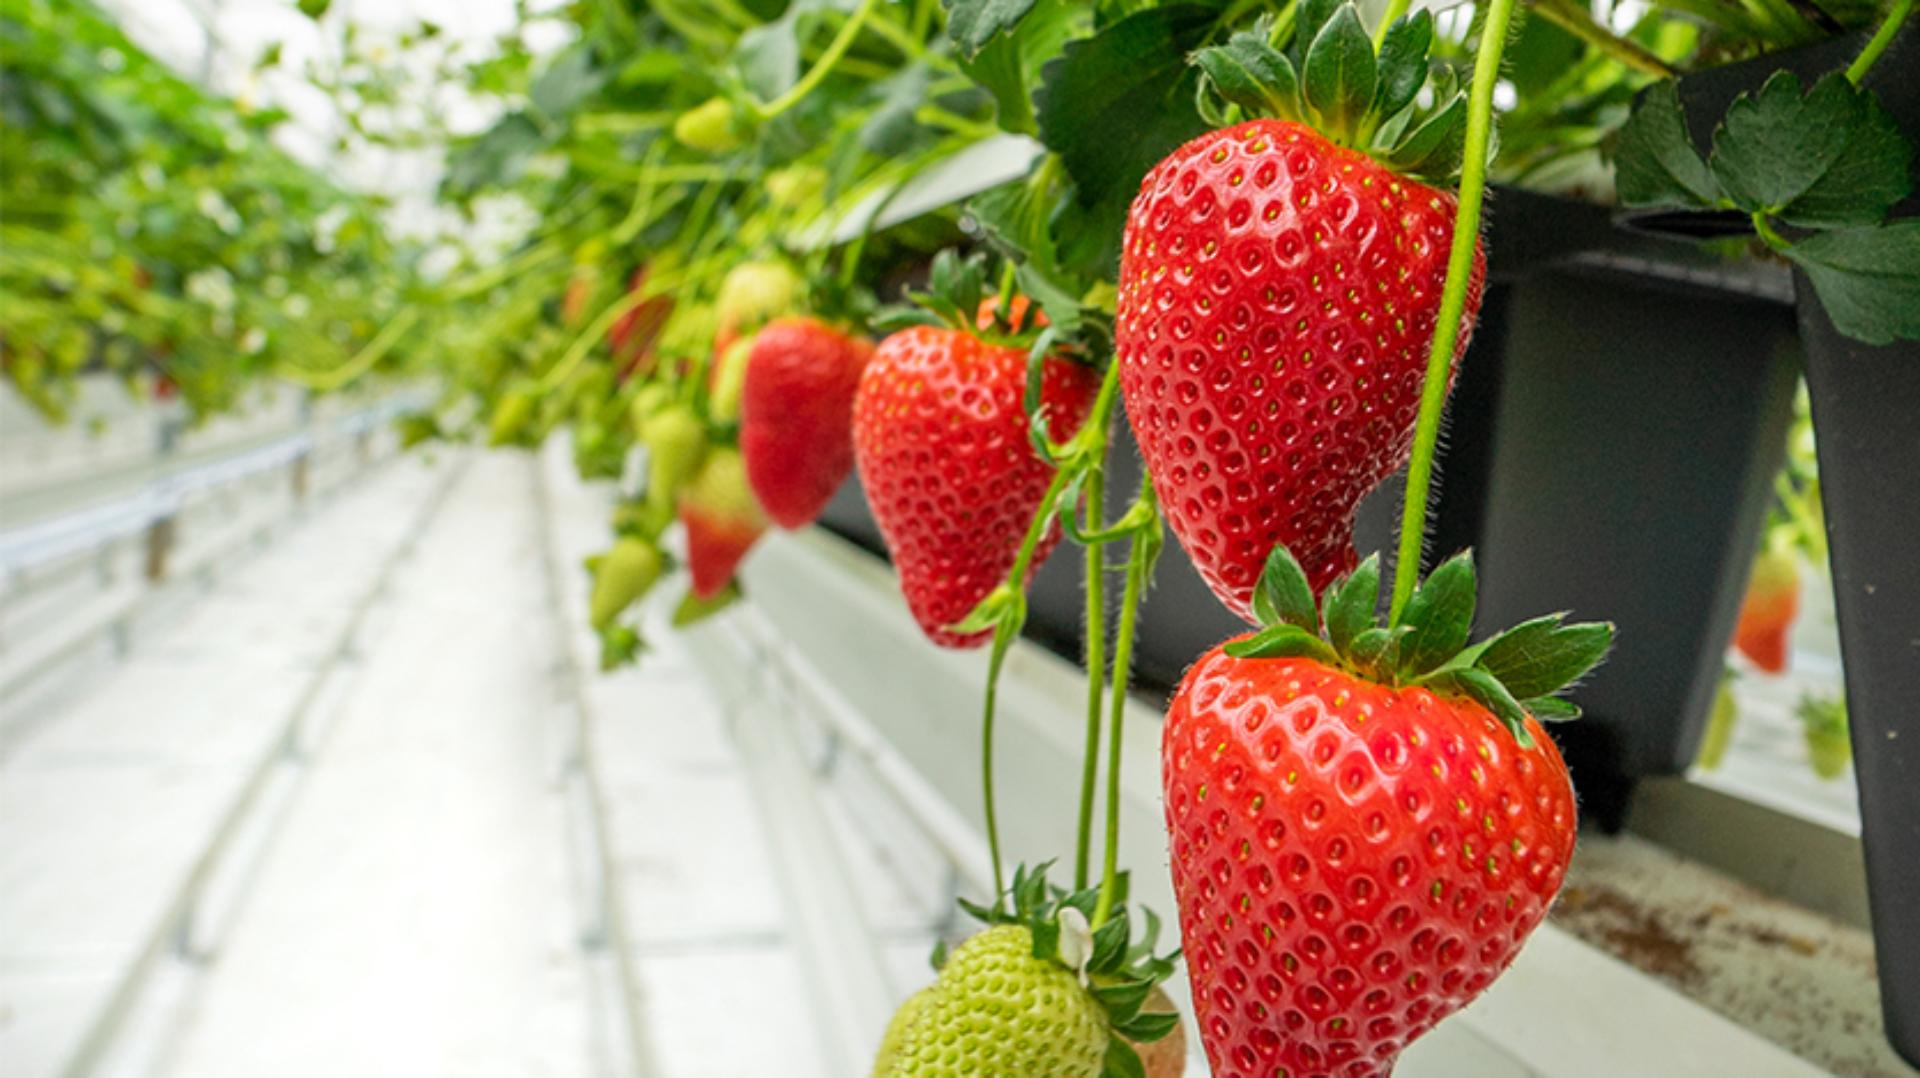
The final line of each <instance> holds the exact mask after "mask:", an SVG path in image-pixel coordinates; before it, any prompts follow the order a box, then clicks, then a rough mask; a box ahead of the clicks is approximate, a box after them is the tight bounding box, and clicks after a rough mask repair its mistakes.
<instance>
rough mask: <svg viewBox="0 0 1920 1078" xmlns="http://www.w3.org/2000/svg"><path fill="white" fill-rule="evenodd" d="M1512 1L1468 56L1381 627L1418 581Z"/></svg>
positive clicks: (1497, 8) (1503, 4)
mask: <svg viewBox="0 0 1920 1078" xmlns="http://www.w3.org/2000/svg"><path fill="white" fill-rule="evenodd" d="M1513 5H1514V0H1489V3H1488V5H1487V9H1486V11H1487V18H1486V23H1485V26H1484V27H1483V29H1482V30H1481V32H1480V47H1479V51H1478V53H1477V54H1476V55H1475V56H1474V60H1473V88H1472V91H1471V93H1470V94H1469V96H1468V99H1467V135H1466V147H1465V159H1464V162H1463V163H1462V165H1461V168H1460V203H1459V207H1458V209H1457V210H1456V211H1455V213H1454V220H1453V246H1452V248H1451V249H1450V250H1449V252H1448V254H1447V283H1446V285H1445V286H1444V287H1443V288H1442V289H1441V292H1440V313H1439V315H1438V317H1436V318H1435V319H1434V326H1433V343H1432V345H1431V347H1430V348H1429V350H1428V353H1427V373H1426V381H1425V383H1424V384H1422V386H1421V387H1420V415H1419V418H1418V419H1417V420H1416V421H1415V423H1414V428H1413V458H1412V460H1411V462H1410V463H1409V464H1408V466H1407V493H1406V502H1405V504H1404V505H1403V506H1402V507H1401V513H1400V550H1399V555H1398V557H1396V558H1395V560H1394V564H1393V603H1392V606H1391V608H1390V613H1389V614H1388V624H1389V625H1398V624H1399V623H1400V613H1401V611H1403V610H1405V609H1406V606H1407V600H1408V599H1410V598H1412V597H1413V588H1414V584H1415V582H1417V581H1418V580H1419V578H1420V552H1421V550H1422V548H1423V547H1424V546H1425V545H1426V535H1427V493H1428V491H1429V490H1430V489H1432V485H1433V455H1434V452H1435V450H1436V449H1437V448H1438V444H1439V440H1440V413H1441V411H1442V410H1443V409H1444V408H1445V406H1446V403H1447V375H1448V373H1449V372H1450V371H1451V370H1452V369H1453V353H1454V345H1455V343H1456V341H1457V339H1458V337H1459V335H1460V323H1461V321H1462V320H1463V319H1464V318H1465V316H1466V310H1467V283H1468V281H1469V279H1470V278H1471V277H1472V274H1473V254H1474V251H1475V249H1476V248H1477V247H1478V246H1479V242H1480V208H1481V202H1482V200H1483V199H1484V197H1485V195H1486V188H1487V144H1488V142H1489V141H1490V140H1491V138H1492V134H1493V85H1494V82H1495V80H1496V79H1498V78H1499V76H1500V54H1501V52H1502V50H1503V49H1505V47H1506V43H1507V24H1508V23H1509V22H1510V21H1512V19H1513Z"/></svg>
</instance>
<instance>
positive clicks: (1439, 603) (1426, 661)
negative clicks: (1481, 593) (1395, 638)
mask: <svg viewBox="0 0 1920 1078" xmlns="http://www.w3.org/2000/svg"><path fill="white" fill-rule="evenodd" d="M1473 591H1474V578H1473V555H1472V554H1471V553H1470V552H1467V551H1462V552H1460V553H1458V554H1455V555H1454V556H1453V557H1451V558H1448V559H1447V560H1446V561H1444V562H1442V563H1441V564H1440V567H1439V568H1437V569H1435V570H1434V571H1433V572H1431V573H1428V574H1427V579H1425V580H1424V581H1422V582H1421V583H1420V588H1419V590H1417V591H1415V592H1414V593H1413V598H1412V599H1409V600H1408V601H1407V608H1406V609H1405V610H1404V611H1402V612H1401V616H1400V624H1402V625H1404V626H1406V627H1407V636H1406V639H1404V640H1402V641H1401V642H1400V663H1399V666H1400V672H1401V673H1402V674H1403V675H1404V676H1406V677H1408V678H1417V677H1419V676H1420V675H1422V674H1425V673H1427V672H1429V671H1431V670H1433V669H1435V668H1436V667H1438V666H1440V664H1442V663H1444V662H1446V661H1447V660H1448V659H1451V658H1453V657H1454V656H1455V655H1456V654H1458V653H1459V651H1460V649H1461V648H1463V647H1466V646H1467V636H1468V634H1469V633H1471V632H1472V629H1473V604H1474V595H1473Z"/></svg>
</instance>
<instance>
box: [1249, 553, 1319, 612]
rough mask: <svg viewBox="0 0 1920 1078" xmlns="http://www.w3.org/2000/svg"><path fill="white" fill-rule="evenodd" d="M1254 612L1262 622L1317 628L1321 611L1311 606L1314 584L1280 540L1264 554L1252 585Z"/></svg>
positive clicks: (1312, 603) (1312, 604)
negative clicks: (1256, 578)
mask: <svg viewBox="0 0 1920 1078" xmlns="http://www.w3.org/2000/svg"><path fill="white" fill-rule="evenodd" d="M1253 616H1254V617H1256V618H1258V619H1259V620H1260V624H1262V625H1278V624H1282V623H1285V624H1288V625H1297V626H1299V627H1300V628H1302V629H1305V630H1306V631H1307V632H1308V633H1309V634H1318V633H1319V631H1320V612H1319V610H1317V609H1316V608H1315V606H1314V600H1313V585H1312V584H1311V583H1309V582H1308V581H1307V571H1306V570H1305V569H1302V568H1301V567H1300V562H1299V561H1298V560H1297V559H1296V558H1294V556H1293V551H1291V550H1288V549H1287V545H1286V544H1285V543H1279V544H1277V545H1275V546H1274V548H1273V549H1272V550H1271V551H1269V552H1268V554H1267V564H1266V568H1264V569H1262V570H1261V571H1260V580H1259V582H1258V583H1256V584H1255V585H1254V588H1253Z"/></svg>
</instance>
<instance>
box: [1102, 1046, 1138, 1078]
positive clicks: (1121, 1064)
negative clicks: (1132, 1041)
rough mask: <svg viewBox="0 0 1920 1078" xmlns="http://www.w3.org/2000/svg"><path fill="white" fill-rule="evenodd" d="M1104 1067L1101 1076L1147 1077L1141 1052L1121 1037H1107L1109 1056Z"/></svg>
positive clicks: (1111, 1077) (1115, 1077)
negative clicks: (1141, 1060) (1141, 1059)
mask: <svg viewBox="0 0 1920 1078" xmlns="http://www.w3.org/2000/svg"><path fill="white" fill-rule="evenodd" d="M1102 1068H1103V1069H1102V1070H1101V1072H1100V1078H1147V1068H1146V1065H1145V1064H1143V1063H1141V1062H1140V1053H1138V1052H1136V1051H1134V1050H1133V1047H1132V1046H1131V1045H1129V1044H1128V1043H1127V1042H1126V1041H1123V1040H1121V1039H1120V1038H1119V1037H1108V1038H1107V1058H1106V1061H1105V1062H1104V1063H1103V1064H1102Z"/></svg>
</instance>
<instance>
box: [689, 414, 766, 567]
mask: <svg viewBox="0 0 1920 1078" xmlns="http://www.w3.org/2000/svg"><path fill="white" fill-rule="evenodd" d="M680 522H681V523H682V524H684V525H686V528H687V569H688V571H689V572H690V573H691V574H692V575H693V594H695V595H697V596H699V597H700V598H702V599H711V598H713V597H715V596H717V595H719V594H720V593H721V592H722V591H723V590H724V589H725V588H726V586H727V584H728V583H729V582H731V581H732V580H733V571H734V569H735V568H737V567H738V566H739V564H740V561H741V559H743V558H745V557H746V556H747V551H748V550H750V549H751V548H752V547H753V544H754V542H755V541H757V540H758V539H759V538H760V536H761V535H762V534H764V533H765V532H766V530H767V517H766V514H765V513H762V512H761V511H760V503H759V502H756V501H754V498H753V491H752V490H751V489H749V488H748V486H747V466H746V463H745V462H744V461H742V460H741V458H740V450H738V449H736V448H734V447H733V446H730V445H729V446H719V447H717V448H715V449H714V450H713V451H712V452H710V453H708V454H707V456H706V459H705V460H704V461H702V462H701V464H700V470H699V472H697V473H695V474H694V477H693V479H692V480H690V481H689V482H688V483H687V486H686V489H685V490H683V491H682V492H681V495H680Z"/></svg>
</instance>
